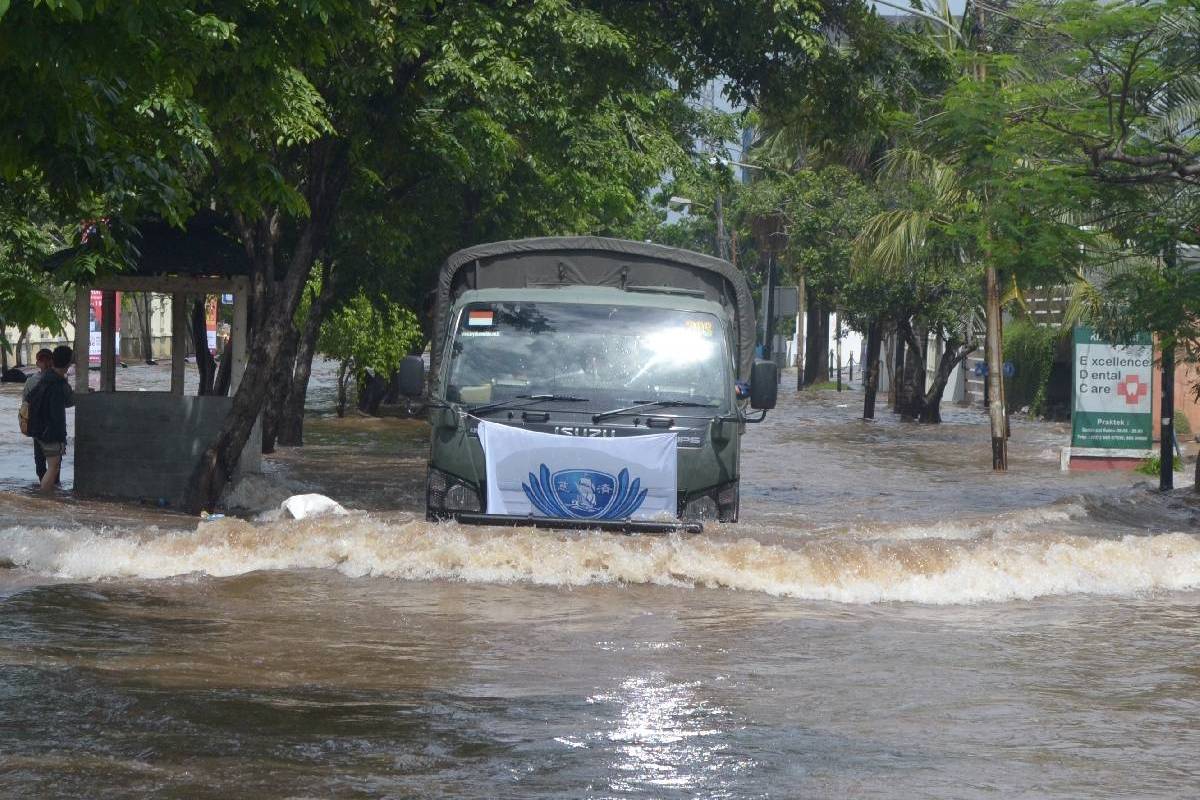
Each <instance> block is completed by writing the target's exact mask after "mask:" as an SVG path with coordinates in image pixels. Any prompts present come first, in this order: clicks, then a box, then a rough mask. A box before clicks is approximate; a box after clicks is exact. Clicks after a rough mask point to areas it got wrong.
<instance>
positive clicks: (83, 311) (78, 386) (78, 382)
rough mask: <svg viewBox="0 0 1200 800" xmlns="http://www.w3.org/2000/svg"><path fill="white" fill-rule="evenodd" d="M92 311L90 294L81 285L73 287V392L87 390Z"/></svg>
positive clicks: (86, 288)
mask: <svg viewBox="0 0 1200 800" xmlns="http://www.w3.org/2000/svg"><path fill="white" fill-rule="evenodd" d="M91 311H92V292H91V290H90V289H88V287H86V286H84V285H83V284H82V283H81V284H79V285H77V286H76V287H75V391H77V392H80V393H83V392H86V391H87V390H88V366H89V363H90V361H91V358H90V356H89V353H88V351H89V349H90V348H91V342H92V333H91V327H90V325H89V321H88V316H89V315H90V314H91Z"/></svg>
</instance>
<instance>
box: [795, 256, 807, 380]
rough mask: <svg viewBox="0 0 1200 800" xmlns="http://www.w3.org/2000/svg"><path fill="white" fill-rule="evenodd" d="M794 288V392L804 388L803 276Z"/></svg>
mask: <svg viewBox="0 0 1200 800" xmlns="http://www.w3.org/2000/svg"><path fill="white" fill-rule="evenodd" d="M798 283H799V285H798V286H797V287H796V391H797V392H798V391H800V390H801V389H803V388H804V356H805V353H806V350H805V348H806V347H807V343H806V342H805V341H804V340H805V338H806V337H805V331H804V326H805V325H806V324H807V322H808V313H807V311H808V297H807V296H806V295H807V292H806V291H805V289H806V288H807V287H805V285H804V276H803V275H801V276H800V280H799V282H798Z"/></svg>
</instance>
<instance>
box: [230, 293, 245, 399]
mask: <svg viewBox="0 0 1200 800" xmlns="http://www.w3.org/2000/svg"><path fill="white" fill-rule="evenodd" d="M249 310H250V281H249V280H247V279H246V278H238V279H236V280H235V281H234V284H233V324H232V325H231V326H230V328H229V335H230V336H232V337H233V370H232V372H231V374H230V379H229V394H230V395H232V394H233V393H234V392H236V391H237V388H238V384H240V383H241V382H242V374H243V373H245V371H246V353H247V352H249V347H248V345H249V344H250V324H249V322H250V316H249Z"/></svg>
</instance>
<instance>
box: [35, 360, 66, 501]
mask: <svg viewBox="0 0 1200 800" xmlns="http://www.w3.org/2000/svg"><path fill="white" fill-rule="evenodd" d="M71 358H72V353H71V348H69V347H67V346H66V345H59V346H58V347H56V348H54V353H53V354H52V355H51V367H50V369H49V370H46V371H45V372H43V373H42V375H41V377H40V378H39V379H38V382H37V385H36V386H34V387H33V390H32V391H31V392H30V398H29V431H30V433H31V434H32V435H33V437H34V438H35V440H36V441H37V444H38V445H40V446H41V449H42V453H43V454H44V456H45V458H46V472H45V474H44V475H42V484H41V489H42V491H43V492H52V491H54V487H55V485H56V484H57V483H58V474H59V471H60V470H61V469H62V459H63V454H64V453H66V452H67V406H69V405H70V404H71V400H72V396H71V386H70V384H68V383H67V370H68V369H69V368H70V366H71Z"/></svg>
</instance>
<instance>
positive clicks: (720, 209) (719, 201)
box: [713, 189, 727, 259]
mask: <svg viewBox="0 0 1200 800" xmlns="http://www.w3.org/2000/svg"><path fill="white" fill-rule="evenodd" d="M713 213H714V214H715V215H716V217H717V258H722V259H724V258H727V257H726V255H725V202H724V200H723V198H722V197H721V190H720V189H718V190H717V196H716V199H715V200H713Z"/></svg>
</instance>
